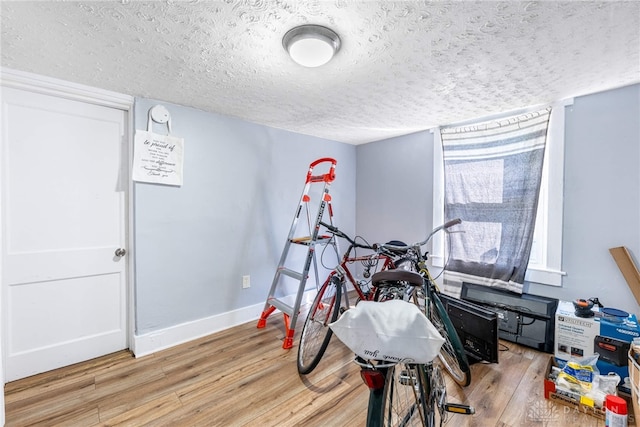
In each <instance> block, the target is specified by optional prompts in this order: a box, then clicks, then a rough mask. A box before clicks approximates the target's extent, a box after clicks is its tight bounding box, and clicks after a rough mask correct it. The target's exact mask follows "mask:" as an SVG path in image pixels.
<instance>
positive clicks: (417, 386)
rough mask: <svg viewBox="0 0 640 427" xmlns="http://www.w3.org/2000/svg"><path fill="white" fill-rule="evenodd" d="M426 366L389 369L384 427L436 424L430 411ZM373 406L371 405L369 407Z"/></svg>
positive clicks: (382, 407)
mask: <svg viewBox="0 0 640 427" xmlns="http://www.w3.org/2000/svg"><path fill="white" fill-rule="evenodd" d="M426 382H427V379H426V370H425V366H424V365H415V364H404V363H400V364H397V365H394V366H392V367H390V368H388V370H387V375H386V380H385V385H384V391H383V393H382V405H381V407H380V411H381V413H380V423H379V424H377V425H381V426H385V427H387V426H388V427H395V426H407V427H410V426H433V425H434V421H435V418H434V417H435V414H434V412H433V411H432V410H429V404H428V402H427V399H429V393H428V388H427V387H426ZM371 409H374V408H371V407H370V410H371Z"/></svg>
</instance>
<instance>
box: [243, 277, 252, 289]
mask: <svg viewBox="0 0 640 427" xmlns="http://www.w3.org/2000/svg"><path fill="white" fill-rule="evenodd" d="M250 287H251V276H249V275H247V276H242V289H247V288H250Z"/></svg>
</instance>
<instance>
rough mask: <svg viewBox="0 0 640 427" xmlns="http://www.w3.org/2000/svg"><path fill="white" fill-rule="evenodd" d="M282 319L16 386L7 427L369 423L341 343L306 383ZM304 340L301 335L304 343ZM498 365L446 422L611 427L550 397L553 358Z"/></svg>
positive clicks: (516, 349)
mask: <svg viewBox="0 0 640 427" xmlns="http://www.w3.org/2000/svg"><path fill="white" fill-rule="evenodd" d="M282 328H283V322H282V316H272V317H270V318H269V319H268V322H267V327H266V328H264V329H257V328H256V323H255V322H251V323H248V324H244V325H241V326H238V327H235V328H232V329H228V330H226V331H223V332H220V333H217V334H214V335H210V336H207V337H205V338H201V339H199V340H196V341H192V342H190V343H186V344H183V345H180V346H177V347H174V348H171V349H168V350H165V351H161V352H158V353H155V354H153V355H150V356H146V357H142V358H139V359H136V358H133V357H132V356H131V355H130V354H129V353H128V352H124V351H123V352H119V353H115V354H112V355H108V356H104V357H101V358H99V359H95V360H91V361H88V362H85V363H81V364H77V365H73V366H70V367H67V368H62V369H59V370H56V371H52V372H48V373H44V374H40V375H36V376H33V377H30V378H26V379H23V380H19V381H15V382H11V383H8V384H7V385H6V386H5V404H6V425H7V426H27V425H38V426H53V425H56V426H58V425H65V426H82V427H85V426H94V425H102V426H110V425H129V426H142V425H151V426H225V427H226V426H260V427H269V426H305V427H307V426H311V427H313V426H329V427H333V426H363V425H364V422H365V417H366V407H367V397H368V396H367V395H368V390H367V388H366V387H365V385H364V384H363V383H362V380H361V379H360V376H359V370H358V368H357V366H355V364H354V363H352V361H351V360H352V357H351V354H350V353H349V351H348V350H347V349H346V348H345V347H344V346H343V345H342V344H341V343H340V342H339V341H338V340H337V339H335V337H334V338H333V339H332V341H331V343H330V345H329V350H328V351H327V354H326V355H325V359H323V360H322V361H321V362H320V365H319V366H318V367H317V368H316V370H315V371H314V372H312V373H311V374H310V375H308V376H307V377H300V376H299V375H298V373H297V369H296V351H297V350H296V348H295V347H294V349H291V350H283V349H282V347H281V345H282V338H283V336H284V333H283V330H282ZM296 338H297V337H296ZM504 344H505V345H506V346H508V347H509V350H508V351H504V352H502V353H501V354H500V363H498V364H474V365H472V383H471V385H470V386H469V387H467V388H465V389H460V388H458V387H457V386H455V385H453V384H449V387H448V392H449V400H450V401H453V402H463V403H467V404H470V405H473V406H474V407H475V408H476V414H475V415H473V416H463V415H451V416H450V418H449V419H448V421H447V424H446V425H447V426H450V427H457V426H483V427H484V426H549V427H553V426H602V425H604V421H601V420H598V419H596V418H593V417H590V416H588V415H584V414H580V413H576V412H575V411H571V410H569V408H565V407H564V406H561V405H554V404H553V403H552V402H548V401H545V400H544V398H543V385H542V384H543V376H544V370H545V368H546V364H547V360H548V358H549V355H548V354H545V353H539V352H537V351H535V350H532V349H529V348H526V347H521V346H518V345H516V344H513V343H510V342H504Z"/></svg>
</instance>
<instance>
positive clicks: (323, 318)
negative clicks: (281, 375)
mask: <svg viewBox="0 0 640 427" xmlns="http://www.w3.org/2000/svg"><path fill="white" fill-rule="evenodd" d="M341 297H342V281H341V280H340V278H338V277H337V276H335V275H334V276H331V277H330V278H329V280H327V281H325V283H324V284H323V285H322V286H321V287H320V290H319V291H318V294H317V295H316V297H315V298H314V300H313V303H312V304H311V308H310V309H309V313H307V318H306V319H305V321H304V326H303V327H302V333H301V334H300V341H299V343H298V362H297V364H298V373H300V374H302V375H306V374H309V373H311V371H313V370H314V369H315V367H316V366H318V363H319V362H320V359H322V356H323V355H324V352H325V351H326V349H327V346H328V345H329V341H330V340H331V335H332V331H331V328H329V323H331V322H335V321H336V320H337V319H338V314H339V311H340V301H341Z"/></svg>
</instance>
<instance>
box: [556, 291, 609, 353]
mask: <svg viewBox="0 0 640 427" xmlns="http://www.w3.org/2000/svg"><path fill="white" fill-rule="evenodd" d="M596 310H597V308H596ZM598 335H600V322H599V321H598V319H597V318H596V317H595V316H594V317H588V318H585V317H578V316H576V314H575V307H574V306H573V303H572V302H568V301H559V302H558V309H557V310H556V325H555V351H554V356H555V357H556V358H558V359H562V360H569V359H571V358H572V357H584V356H590V355H592V354H593V342H594V340H595V338H596V336H598Z"/></svg>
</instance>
